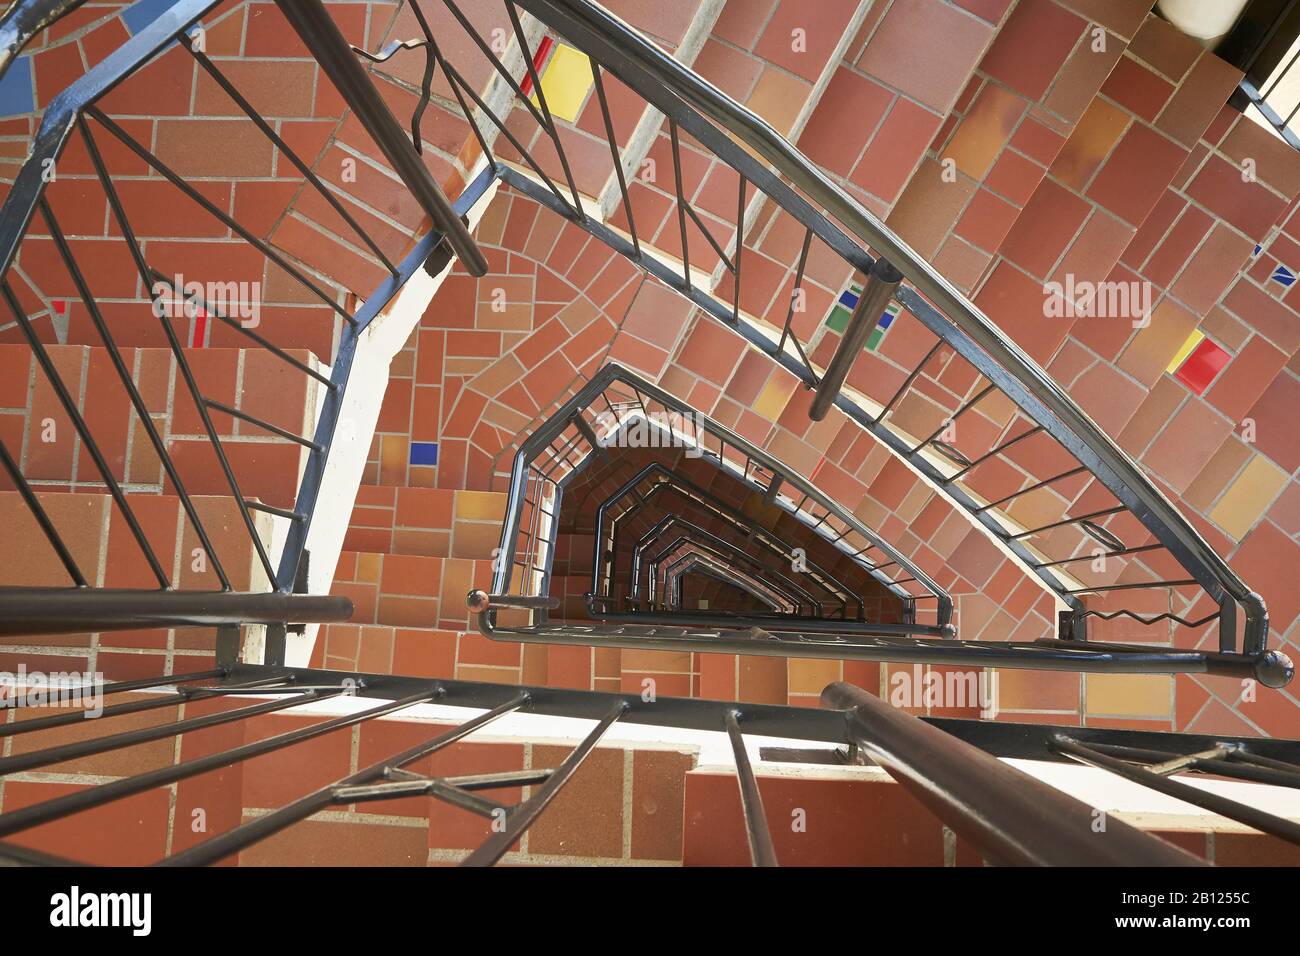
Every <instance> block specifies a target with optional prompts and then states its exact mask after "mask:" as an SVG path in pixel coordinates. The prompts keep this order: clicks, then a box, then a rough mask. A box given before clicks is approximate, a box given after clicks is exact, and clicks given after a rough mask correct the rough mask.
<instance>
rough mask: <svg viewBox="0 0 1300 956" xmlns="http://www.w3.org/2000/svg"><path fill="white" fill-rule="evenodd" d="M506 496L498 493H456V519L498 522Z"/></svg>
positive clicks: (504, 507) (504, 508)
mask: <svg viewBox="0 0 1300 956" xmlns="http://www.w3.org/2000/svg"><path fill="white" fill-rule="evenodd" d="M505 510H506V496H505V494H503V493H502V492H499V491H457V492H456V517H457V518H464V519H469V520H471V521H500V520H501V518H502V516H503V515H504V514H505Z"/></svg>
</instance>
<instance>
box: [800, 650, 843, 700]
mask: <svg viewBox="0 0 1300 956" xmlns="http://www.w3.org/2000/svg"><path fill="white" fill-rule="evenodd" d="M789 665H790V667H789V677H788V678H787V680H788V682H789V692H790V693H791V694H820V693H821V692H822V690H823V689H824V688H825V687H826V685H827V684H830V683H833V682H835V681H837V680H842V679H843V678H842V676H841V674H840V662H839V661H831V660H820V659H811V658H802V657H792V658H791V659H790V661H789Z"/></svg>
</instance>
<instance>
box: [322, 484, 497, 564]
mask: <svg viewBox="0 0 1300 956" xmlns="http://www.w3.org/2000/svg"><path fill="white" fill-rule="evenodd" d="M507 499H508V496H507V495H506V494H505V493H504V492H494V491H462V490H453V489H450V488H405V487H397V486H391V485H362V486H361V487H360V488H359V489H358V490H357V498H356V503H355V505H354V506H353V509H352V518H351V521H350V523H349V526H348V533H347V536H346V537H345V539H344V547H345V548H347V549H348V550H352V551H367V552H376V553H387V554H406V555H424V556H426V557H453V558H468V559H489V560H490V559H491V558H492V556H493V551H494V549H496V548H497V547H498V546H499V545H500V543H501V525H502V522H503V520H504V516H505V509H506V502H507Z"/></svg>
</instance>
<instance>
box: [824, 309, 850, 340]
mask: <svg viewBox="0 0 1300 956" xmlns="http://www.w3.org/2000/svg"><path fill="white" fill-rule="evenodd" d="M852 315H853V313H852V312H850V311H849V310H848V309H846V308H844V306H842V305H836V306H835V307H834V308H832V309H831V314H830V315H828V316H827V317H826V327H827V328H829V329H830V330H831V331H832V332H839V333H840V334H841V335H843V334H844V330H845V329H846V328H848V325H849V317H850V316H852Z"/></svg>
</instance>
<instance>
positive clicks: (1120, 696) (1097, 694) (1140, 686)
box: [1084, 674, 1172, 718]
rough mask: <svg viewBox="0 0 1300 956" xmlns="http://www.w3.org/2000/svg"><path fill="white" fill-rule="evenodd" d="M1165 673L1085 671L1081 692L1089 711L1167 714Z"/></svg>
mask: <svg viewBox="0 0 1300 956" xmlns="http://www.w3.org/2000/svg"><path fill="white" fill-rule="evenodd" d="M1170 680H1172V678H1171V677H1170V676H1169V675H1167V674H1088V675H1086V676H1085V678H1084V684H1085V686H1084V694H1085V698H1086V700H1087V708H1088V713H1089V714H1097V715H1101V714H1105V715H1107V716H1114V717H1157V718H1159V717H1168V716H1169V715H1170V699H1171V696H1172V695H1171V693H1170V687H1169V682H1170Z"/></svg>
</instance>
